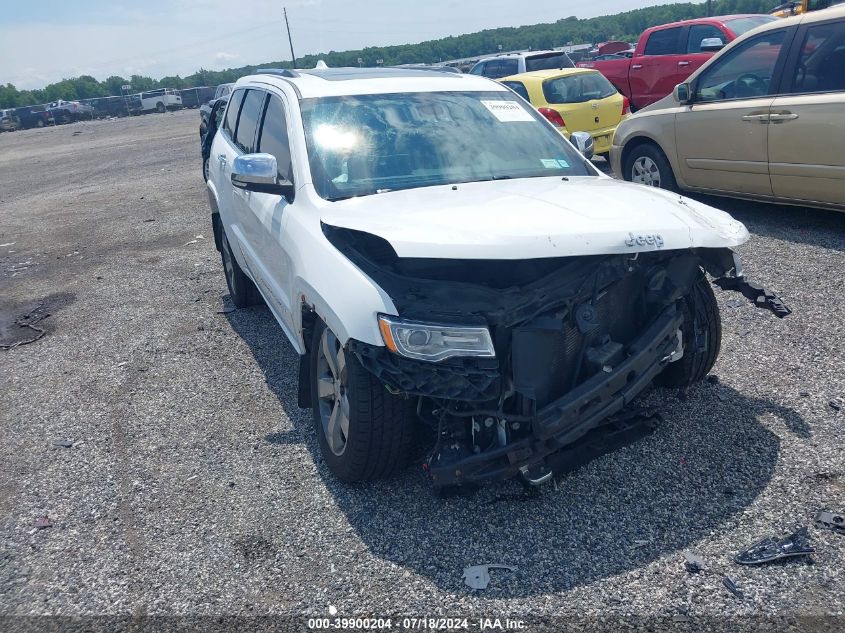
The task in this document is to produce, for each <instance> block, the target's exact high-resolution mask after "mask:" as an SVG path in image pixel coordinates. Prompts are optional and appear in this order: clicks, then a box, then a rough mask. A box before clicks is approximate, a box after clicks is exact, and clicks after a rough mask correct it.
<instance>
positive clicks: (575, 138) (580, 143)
mask: <svg viewBox="0 0 845 633" xmlns="http://www.w3.org/2000/svg"><path fill="white" fill-rule="evenodd" d="M569 141H570V142H571V143H572V144H573V145H574V146H575V148H576V149H577V150H578V151H579V152H581V154H583V155H584V158H586V159H587V160H590V159H591V158H592V157H593V137H592V135H591V134H590V133H589V132H573V133H572V134H571V135H570V136H569Z"/></svg>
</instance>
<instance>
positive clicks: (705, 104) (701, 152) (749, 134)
mask: <svg viewBox="0 0 845 633" xmlns="http://www.w3.org/2000/svg"><path fill="white" fill-rule="evenodd" d="M792 33H793V31H792V30H791V29H787V28H782V29H777V30H773V31H767V32H765V33H762V34H760V35H758V36H756V37H752V38H751V39H748V40H746V41H745V42H743V43H742V44H740V45H739V46H737V47H736V48H734V49H732V50H731V51H729V52H727V53H726V54H725V55H722V56H721V57H719V59H717V60H716V61H714V62H713V63H712V64H711V65H710V66H708V67H707V68H706V69H705V70H704V71H703V72H702V73H701V74H700V75H699V76H698V77H696V79H695V81H694V85H693V89H692V92H693V104H692V105H691V106H688V107H687V108H686V109H685V110H684V111H681V112H678V113H677V114H676V115H675V139H676V147H677V152H678V166H679V169H680V172H681V177H682V178H683V180H684V181H685V182H686V184H687V185H689V186H691V187H701V188H706V189H712V190H719V191H725V192H733V193H746V194H753V195H765V196H770V195H771V194H772V185H771V181H770V180H769V165H768V131H769V125H768V117H769V110H770V107H771V105H772V102H773V101H774V91H775V88H774V87H775V86H776V85H777V84H778V82H779V76H778V73H779V71H780V69H781V68H782V66H783V60H784V59H785V57H786V55H785V53H786V51H787V50H788V48H789V46H788V44H789V42H788V39H791V35H792Z"/></svg>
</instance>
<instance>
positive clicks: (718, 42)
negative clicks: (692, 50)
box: [700, 37, 725, 53]
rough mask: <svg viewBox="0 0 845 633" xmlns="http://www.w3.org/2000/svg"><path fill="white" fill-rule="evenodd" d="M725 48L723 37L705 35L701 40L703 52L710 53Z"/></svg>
mask: <svg viewBox="0 0 845 633" xmlns="http://www.w3.org/2000/svg"><path fill="white" fill-rule="evenodd" d="M723 48H725V43H724V42H723V41H722V38H721V37H705V38H704V39H703V40H701V48H700V50H701V52H702V53H710V52H713V51H719V50H722V49H723Z"/></svg>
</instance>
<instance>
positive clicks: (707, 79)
mask: <svg viewBox="0 0 845 633" xmlns="http://www.w3.org/2000/svg"><path fill="white" fill-rule="evenodd" d="M784 36H785V30H784V29H778V30H777V31H769V32H767V33H764V34H762V35H759V36H757V37H754V38H752V39H750V40H746V41H745V42H744V43H743V44H741V45H740V46H737V47H736V48H734V49H733V50H732V51H730V52H729V53H728V54H727V55H723V56H722V57H721V58H720V59H719V60H718V61H717V62H715V63H714V64H712V65H711V66H710V67H709V68H708V69H707V70H705V71H704V72H703V73H702V74H701V75H700V76H699V77H698V81H696V85H695V101H697V102H700V101H705V102H706V101H725V100H727V99H753V98H755V97H764V96H766V95H768V94H769V92H770V91H769V88H770V85H771V82H772V75H774V72H775V67H776V66H777V62H778V57H779V56H780V51H781V48H782V47H783V40H784Z"/></svg>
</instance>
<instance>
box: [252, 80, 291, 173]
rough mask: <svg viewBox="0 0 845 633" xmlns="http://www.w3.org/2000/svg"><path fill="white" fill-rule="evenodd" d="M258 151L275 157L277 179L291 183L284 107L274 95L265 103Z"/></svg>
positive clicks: (288, 143)
mask: <svg viewBox="0 0 845 633" xmlns="http://www.w3.org/2000/svg"><path fill="white" fill-rule="evenodd" d="M258 151H259V152H266V153H268V154H272V155H273V156H275V157H276V162H277V163H278V165H279V178H282V179H284V180H290V181H291V182H293V169H291V159H290V142H289V140H288V123H287V117H285V107H284V105H282V100H281V99H279V98H278V97H276V96H275V95H271V96H270V101H269V102H268V103H267V110H266V111H265V113H264V122H263V123H262V125H261V137H260V138H259V139H258Z"/></svg>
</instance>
